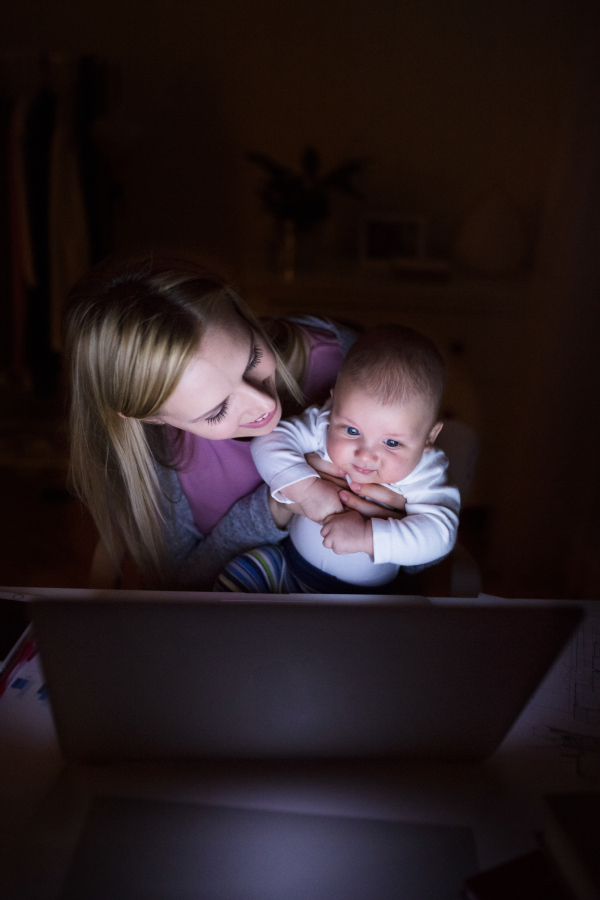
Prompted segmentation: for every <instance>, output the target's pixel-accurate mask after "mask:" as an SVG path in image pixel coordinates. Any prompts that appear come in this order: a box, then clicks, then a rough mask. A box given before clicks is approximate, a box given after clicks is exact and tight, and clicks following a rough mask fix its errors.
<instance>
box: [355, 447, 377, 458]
mask: <svg viewBox="0 0 600 900" xmlns="http://www.w3.org/2000/svg"><path fill="white" fill-rule="evenodd" d="M356 455H357V456H358V457H359V458H360V459H377V453H376V451H375V448H374V447H370V446H369V445H368V444H361V445H360V447H358V448H357V451H356Z"/></svg>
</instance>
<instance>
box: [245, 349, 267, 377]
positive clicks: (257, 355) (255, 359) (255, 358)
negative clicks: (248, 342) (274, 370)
mask: <svg viewBox="0 0 600 900" xmlns="http://www.w3.org/2000/svg"><path fill="white" fill-rule="evenodd" d="M263 356H264V351H263V350H262V349H261V348H260V347H255V348H254V352H253V354H252V359H251V360H250V362H249V363H248V368H247V369H246V372H249V371H250V370H251V369H255V368H256V366H257V365H258V364H259V362H260V361H261V359H262V358H263Z"/></svg>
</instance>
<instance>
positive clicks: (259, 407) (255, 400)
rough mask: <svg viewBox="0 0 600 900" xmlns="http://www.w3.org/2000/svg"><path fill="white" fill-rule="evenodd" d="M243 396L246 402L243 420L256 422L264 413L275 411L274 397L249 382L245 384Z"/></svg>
mask: <svg viewBox="0 0 600 900" xmlns="http://www.w3.org/2000/svg"><path fill="white" fill-rule="evenodd" d="M242 396H243V401H244V412H243V414H242V418H244V419H247V421H248V422H254V421H255V420H256V419H258V418H259V417H260V416H262V415H264V413H267V412H271V410H272V409H273V403H274V399H273V397H271V396H270V395H269V394H267V393H266V392H265V391H262V390H259V388H257V387H255V386H254V385H253V384H250V383H249V382H245V383H244V390H243V394H242Z"/></svg>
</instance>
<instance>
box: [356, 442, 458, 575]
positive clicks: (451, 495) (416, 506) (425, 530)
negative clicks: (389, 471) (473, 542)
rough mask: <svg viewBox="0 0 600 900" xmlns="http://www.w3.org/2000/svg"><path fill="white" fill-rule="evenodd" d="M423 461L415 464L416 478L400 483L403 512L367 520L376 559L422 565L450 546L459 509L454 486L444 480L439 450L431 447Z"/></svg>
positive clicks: (444, 467) (443, 553) (446, 550)
mask: <svg viewBox="0 0 600 900" xmlns="http://www.w3.org/2000/svg"><path fill="white" fill-rule="evenodd" d="M430 455H431V457H430ZM427 457H430V459H427ZM424 463H425V464H424V466H423V467H421V466H419V467H417V468H418V469H421V471H420V472H418V474H417V478H415V479H414V480H412V481H411V480H410V477H409V483H408V484H404V483H402V484H401V490H402V493H403V494H404V496H405V497H406V516H405V517H404V518H403V519H372V520H371V521H372V523H373V550H374V554H373V560H374V562H376V563H390V562H391V563H395V564H396V565H400V566H418V565H423V564H425V563H429V562H433V561H434V560H436V559H440V558H441V557H442V556H446V555H447V554H448V553H450V551H451V550H452V548H453V547H454V544H455V542H456V532H457V529H458V511H459V509H460V494H459V492H458V488H456V487H454V485H452V484H450V483H449V482H448V479H447V475H446V470H447V467H448V461H447V459H446V457H445V455H444V454H443V453H442V451H441V450H438V449H434V450H431V451H430V453H428V454H426V455H425V457H424ZM415 471H417V470H415Z"/></svg>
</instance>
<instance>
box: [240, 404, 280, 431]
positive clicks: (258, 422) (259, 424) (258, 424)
mask: <svg viewBox="0 0 600 900" xmlns="http://www.w3.org/2000/svg"><path fill="white" fill-rule="evenodd" d="M276 412H277V404H275V408H274V409H273V410H271V412H270V413H265V414H264V416H260V417H259V418H258V419H255V420H254V422H246V423H245V424H244V425H242V426H241V427H242V428H264V427H265V425H268V424H269V422H270V421H271V419H272V418H273V416H274V415H275V413H276Z"/></svg>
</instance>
